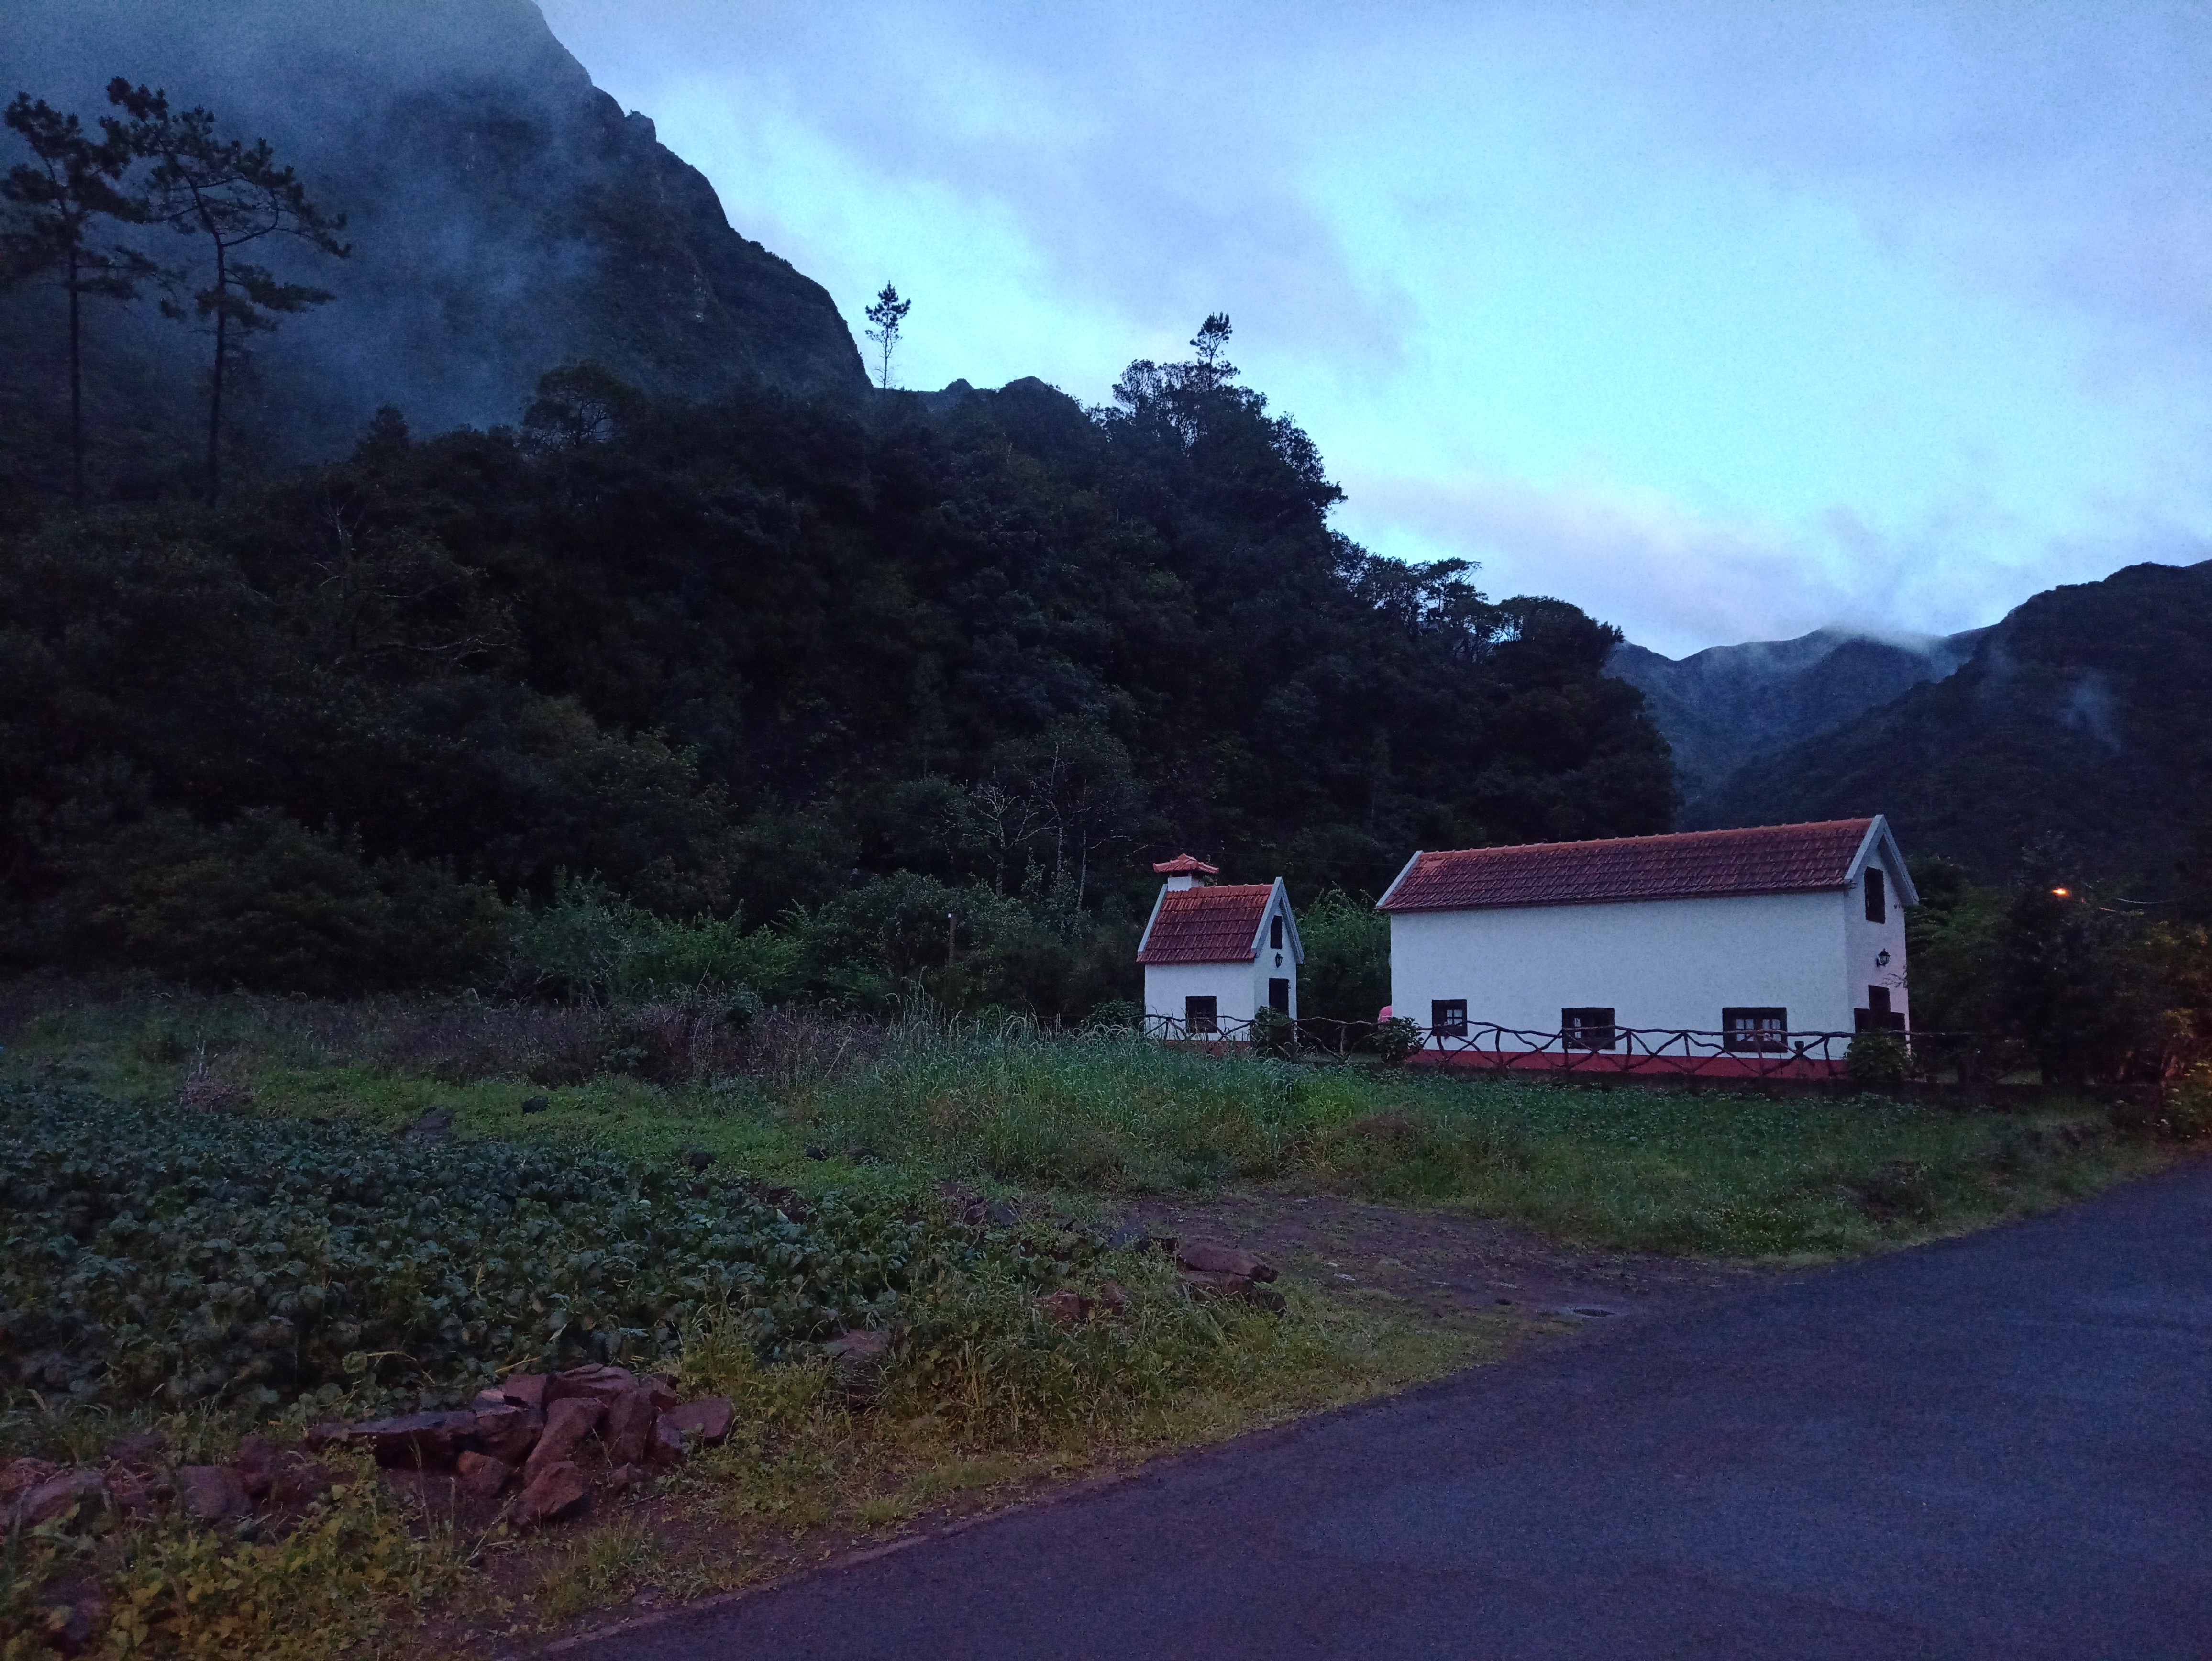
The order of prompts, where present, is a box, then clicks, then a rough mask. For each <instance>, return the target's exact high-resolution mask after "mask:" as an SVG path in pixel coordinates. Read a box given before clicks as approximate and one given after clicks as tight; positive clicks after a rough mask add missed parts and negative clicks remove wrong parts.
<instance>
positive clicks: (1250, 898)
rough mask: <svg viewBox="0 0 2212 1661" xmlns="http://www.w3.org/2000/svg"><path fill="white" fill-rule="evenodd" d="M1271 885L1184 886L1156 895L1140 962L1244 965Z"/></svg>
mask: <svg viewBox="0 0 2212 1661" xmlns="http://www.w3.org/2000/svg"><path fill="white" fill-rule="evenodd" d="M1274 892H1275V887H1274V885H1273V883H1265V882H1248V883H1231V884H1230V885H1227V886H1225V887H1221V888H1185V889H1181V890H1178V891H1174V892H1171V893H1166V894H1163V895H1161V896H1160V904H1159V909H1158V910H1157V911H1155V912H1153V913H1152V928H1150V929H1149V930H1148V931H1146V935H1145V943H1144V949H1143V950H1142V951H1140V952H1138V953H1137V961H1138V962H1139V963H1249V962H1251V961H1252V959H1253V958H1254V956H1255V954H1256V952H1257V951H1258V946H1259V939H1260V919H1261V918H1262V917H1264V916H1267V902H1268V900H1269V899H1270V898H1272V897H1273V895H1274Z"/></svg>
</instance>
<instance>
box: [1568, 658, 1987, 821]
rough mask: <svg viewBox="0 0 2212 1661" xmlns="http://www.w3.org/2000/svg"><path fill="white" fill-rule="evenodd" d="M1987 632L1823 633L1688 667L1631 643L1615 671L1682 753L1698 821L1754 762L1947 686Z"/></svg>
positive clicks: (1683, 779) (1687, 794) (1611, 665)
mask: <svg viewBox="0 0 2212 1661" xmlns="http://www.w3.org/2000/svg"><path fill="white" fill-rule="evenodd" d="M1987 632H1988V630H1981V629H1972V630H1966V632H1964V633H1962V634H1956V635H1946V636H1928V637H1925V638H1923V639H1920V640H1917V641H1911V642H1897V641H1888V640H1876V639H1874V638H1872V637H1870V636H1865V635H1859V634H1855V633H1853V632H1851V631H1850V630H1844V629H1816V630H1814V631H1813V632H1812V633H1811V634H1809V635H1800V636H1797V638H1796V639H1795V640H1756V641H1750V642H1746V643H1744V644H1743V645H1741V646H1715V647H1711V648H1707V649H1706V650H1705V651H1702V652H1698V653H1694V654H1692V655H1691V656H1689V657H1686V658H1680V659H1675V658H1666V657H1662V656H1660V655H1659V654H1658V653H1656V652H1654V651H1651V650H1650V649H1649V648H1645V647H1642V646H1638V645H1636V644H1635V643H1634V642H1628V641H1624V642H1621V644H1620V646H1618V647H1616V648H1614V649H1613V656H1612V657H1611V659H1610V660H1607V664H1606V672H1607V674H1609V675H1612V676H1613V677H1614V678H1617V679H1620V680H1625V681H1626V682H1627V683H1628V684H1630V685H1632V686H1634V687H1636V688H1638V690H1639V691H1642V692H1643V694H1644V700H1645V703H1646V707H1647V708H1648V709H1650V713H1651V717H1652V719H1653V721H1656V723H1657V724H1658V727H1659V730H1660V731H1661V732H1662V733H1665V734H1666V736H1667V742H1668V744H1669V745H1671V746H1673V749H1674V774H1675V778H1676V781H1677V782H1678V783H1679V784H1680V788H1681V792H1682V796H1683V800H1684V808H1683V812H1684V814H1685V817H1686V818H1695V817H1697V816H1698V815H1699V813H1700V812H1702V810H1703V806H1704V800H1703V799H1704V798H1705V795H1706V794H1708V793H1709V792H1711V790H1712V789H1714V788H1716V787H1717V786H1719V785H1720V784H1722V783H1723V782H1725V781H1727V780H1728V779H1729V777H1730V776H1732V775H1734V774H1735V772H1736V771H1737V770H1739V769H1741V767H1743V766H1744V764H1746V763H1747V762H1749V761H1751V760H1753V758H1754V757H1759V756H1763V755H1767V754H1771V753H1772V752H1774V751H1779V750H1782V749H1784V748H1785V747H1787V746H1789V745H1793V744H1796V743H1797V742H1798V741H1800V740H1801V739H1808V738H1810V737H1812V736H1813V735H1814V734H1815V733H1825V732H1828V731H1830V730H1832V729H1833V728H1835V727H1840V726H1842V725H1843V724H1844V722H1845V721H1849V720H1850V719H1851V718H1852V717H1853V716H1854V715H1859V714H1861V713H1862V712H1863V711H1865V710H1868V709H1873V708H1875V706H1876V705H1878V704H1883V703H1888V702H1889V701H1890V700H1891V699H1892V698H1894V697H1897V696H1898V695H1899V693H1901V692H1903V691H1905V690H1906V689H1907V688H1908V687H1912V686H1917V685H1918V684H1921V683H1922V682H1923V681H1930V680H1941V679H1942V678H1943V677H1944V676H1946V675H1948V674H1949V673H1951V672H1953V671H1954V670H1955V669H1956V668H1958V667H1959V666H1960V664H1962V663H1964V662H1965V661H1966V660H1967V659H1968V658H1969V657H1970V656H1972V654H1973V649H1974V646H1975V644H1976V642H1978V641H1979V640H1980V639H1981V637H1982V636H1983V635H1984V634H1986V633H1987Z"/></svg>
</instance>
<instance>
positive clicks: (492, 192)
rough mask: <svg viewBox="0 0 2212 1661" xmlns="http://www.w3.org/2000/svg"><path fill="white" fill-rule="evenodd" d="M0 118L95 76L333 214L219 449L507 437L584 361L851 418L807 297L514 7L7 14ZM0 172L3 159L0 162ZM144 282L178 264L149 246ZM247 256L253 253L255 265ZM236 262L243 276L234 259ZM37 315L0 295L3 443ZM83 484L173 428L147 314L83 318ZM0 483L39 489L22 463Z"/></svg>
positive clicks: (275, 3)
mask: <svg viewBox="0 0 2212 1661" xmlns="http://www.w3.org/2000/svg"><path fill="white" fill-rule="evenodd" d="M118 75H120V76H125V77H126V78H127V79H129V80H131V81H132V82H143V83H146V84H149V85H152V86H155V87H159V88H164V89H165V90H166V91H167V94H168V96H169V99H170V101H171V103H172V105H173V106H177V107H185V106H191V105H195V104H204V105H205V106H208V107H210V109H212V110H213V111H214V112H215V113H216V116H217V118H218V119H219V122H220V124H221V126H222V130H223V131H225V132H227V133H228V134H231V135H234V136H238V137H246V138H248V139H252V138H254V137H266V138H268V139H269V141H270V143H271V144H273V145H274V146H275V148H276V153H277V155H278V157H279V159H280V160H282V161H287V162H289V163H291V164H293V165H294V166H295V167H297V168H298V170H299V173H300V174H301V178H302V179H304V180H305V182H306V184H307V189H308V192H309V194H310V196H311V197H312V198H313V199H314V201H315V202H316V203H317V204H319V205H320V206H321V207H323V208H324V209H325V210H328V211H331V212H337V213H343V214H344V215H345V216H347V220H348V226H347V229H346V231H345V233H344V234H345V236H346V238H347V240H349V241H350V242H351V244H352V246H353V253H352V257H351V258H350V259H347V260H344V261H343V262H340V261H337V260H331V259H298V258H294V257H291V256H289V253H288V252H287V251H283V250H277V251H276V252H275V255H274V257H272V258H270V259H269V260H268V262H267V263H269V264H270V265H274V266H276V267H277V269H278V271H279V274H280V275H281V276H284V277H290V278H293V279H295V280H301V281H307V282H312V283H316V284H319V285H320V286H322V287H325V288H327V289H332V290H334V291H335V292H336V293H337V296H338V297H337V300H336V301H334V302H332V303H331V304H329V305H326V306H324V307H320V308H319V310H317V311H315V312H313V313H309V314H307V315H305V316H301V317H296V318H293V319H288V320H287V321H286V322H285V323H284V325H283V327H282V329H281V330H280V331H279V332H277V333H276V334H275V335H274V336H273V337H269V338H264V339H263V340H261V341H260V342H258V343H257V347H256V359H255V364H254V368H255V374H254V376H253V382H254V384H253V385H252V386H250V387H249V388H247V389H246V390H247V392H248V398H247V401H246V404H245V405H244V406H242V407H241V409H240V417H241V420H240V435H241V442H240V447H241V449H244V450H248V451H258V452H260V453H261V454H262V456H263V459H264V460H266V461H269V462H274V463H279V464H281V463H282V462H283V461H287V460H291V459H299V458H300V457H302V456H313V455H319V454H324V453H331V452H334V451H336V450H337V449H340V448H342V447H344V446H345V445H347V444H349V443H350V442H351V441H352V440H353V439H354V438H355V437H356V436H357V435H358V434H359V432H360V430H361V429H362V424H363V423H364V422H365V421H366V420H367V418H368V416H369V415H370V414H371V413H372V412H373V411H374V410H375V409H376V408H377V407H378V406H379V405H383V404H386V403H391V404H394V405H398V406H399V408H400V409H401V410H402V411H404V414H405V415H406V417H407V418H408V419H409V421H410V423H413V424H414V425H415V427H416V429H418V430H437V429H446V428H450V427H453V426H457V425H462V424H477V425H484V424H489V423H495V422H501V421H512V420H513V419H514V418H515V417H516V416H517V414H518V413H519V412H520V409H521V407H522V405H523V404H524V403H525V402H526V400H527V399H528V397H529V395H530V392H531V389H532V386H533V385H534V383H535V382H536V380H537V379H538V376H539V375H540V374H544V372H545V371H546V370H548V369H550V368H553V367H555V366H556V365H558V364H560V363H562V362H569V361H573V360H580V359H590V360H594V361H597V362H600V363H602V364H604V365H605V366H606V367H607V368H610V369H611V370H612V371H614V372H615V373H616V374H618V375H620V376H621V377H622V378H623V379H624V380H628V381H629V382H631V383H632V384H634V385H635V386H640V387H641V388H643V389H644V390H646V391H647V392H653V393H657V394H671V395H678V396H684V397H691V398H712V397H714V396H717V395H719V394H720V393H722V392H726V391H727V390H729V389H731V388H732V387H733V386H738V385H739V384H740V383H742V382H744V381H746V380H758V381H760V382H762V383H764V384H765V385H767V386H771V387H774V388H775V389H778V390H781V391H785V392H796V393H799V394H802V395H811V394H817V393H823V392H829V393H845V394H853V395H858V394H860V393H861V392H864V391H865V389H866V386H867V377H866V372H865V371H864V369H863V368H862V366H861V362H860V355H859V353H858V351H857V350H855V348H854V343H853V340H852V338H851V336H850V334H849V332H848V331H847V329H846V327H845V325H844V322H843V320H842V318H841V317H840V316H839V315H838V313H837V310H836V306H835V305H834V303H833V302H832V301H831V300H830V298H829V295H828V294H827V293H826V292H825V291H824V290H823V289H822V288H821V286H820V285H819V284H817V283H814V282H812V281H811V279H809V278H807V277H805V276H802V275H801V274H800V273H799V272H798V271H795V270H793V268H792V266H791V265H788V264H787V263H786V262H785V261H784V260H782V259H779V258H777V257H776V256H775V254H773V253H771V252H769V251H768V250H767V249H765V248H763V247H762V246H760V245H759V244H758V243H757V242H752V241H750V240H746V239H745V238H744V236H743V235H741V234H738V232H737V231H735V230H733V229H732V228H730V226H729V223H728V222H727V220H726V218H725V216H724V215H723V212H722V208H721V204H720V200H719V198H717V197H716V196H715V193H714V188H713V186H710V185H709V184H708V182H707V180H706V179H705V178H704V177H703V176H702V174H701V173H699V172H698V171H697V170H696V169H695V168H693V167H690V165H688V164H687V163H685V162H684V161H682V160H681V159H680V158H679V157H678V156H676V155H673V154H672V153H671V152H670V151H669V150H668V149H665V147H664V146H662V145H661V144H660V143H658V142H657V140H656V139H655V137H654V134H653V123H652V122H651V121H650V120H649V119H647V118H646V117H645V116H644V115H642V114H635V113H633V114H629V115H625V114H624V113H623V110H622V108H621V107H620V106H618V105H617V103H616V102H615V100H613V99H611V97H609V96H608V95H607V94H605V93H603V92H600V91H599V90H598V89H597V88H594V87H593V86H592V82H591V77H590V76H588V75H587V74H586V71H585V70H584V69H583V68H582V66H581V65H580V64H578V63H577V61H576V60H575V59H574V58H573V57H571V56H570V55H569V53H568V52H567V51H566V50H565V49H564V48H563V47H562V46H561V44H560V42H559V41H557V40H556V39H555V38H554V36H553V34H552V32H551V31H550V29H549V28H548V27H547V26H546V23H545V21H544V17H543V16H541V15H539V13H538V9H537V8H536V6H534V5H532V4H531V3H530V0H374V3H370V4H361V3H354V0H190V3H179V0H28V3H24V0H17V3H15V4H13V5H11V6H10V7H9V19H8V23H7V28H6V41H5V59H4V77H5V80H6V86H5V88H4V89H0V95H12V94H14V93H15V92H16V91H17V90H24V91H28V92H30V93H32V94H34V95H36V96H40V97H43V98H45V99H46V100H49V101H50V102H52V103H53V104H54V105H56V106H58V107H59V108H63V109H68V110H75V111H76V112H78V113H81V114H82V116H83V117H84V118H85V119H86V120H87V122H88V125H89V123H90V122H91V121H92V120H93V119H94V118H95V117H97V116H98V115H100V114H101V113H106V111H107V106H106V102H105V99H104V94H103V88H104V87H105V84H106V82H107V80H108V79H109V78H110V77H111V76H118ZM0 149H5V151H6V155H5V156H4V160H5V161H8V162H9V163H12V162H13V161H15V160H18V159H21V158H20V155H19V154H18V152H17V149H16V147H15V138H14V136H13V135H12V134H9V135H0ZM149 239H150V240H148V241H147V246H148V248H149V252H154V253H155V254H156V255H158V256H159V257H161V259H164V260H166V261H170V262H175V261H178V260H180V259H187V258H189V257H191V256H192V255H193V254H194V253H195V252H196V250H195V249H194V248H193V247H192V246H191V245H190V244H189V243H187V242H186V240H185V239H183V238H180V237H178V236H175V235H173V234H167V233H162V234H149ZM268 246H269V245H267V244H263V245H259V248H260V249H265V248H267V247H268ZM258 252H259V249H257V256H258ZM60 304H61V302H60V300H59V297H58V295H55V294H54V293H53V292H52V290H51V289H44V288H22V289H16V290H15V291H13V292H12V293H9V294H8V295H0V351H4V352H5V354H6V355H7V356H8V359H9V362H10V364H11V366H13V367H12V368H11V372H10V373H9V375H8V377H7V382H8V387H7V392H6V396H7V398H8V399H9V401H10V402H11V403H12V404H13V405H15V408H14V410H13V411H11V413H12V414H13V415H14V416H15V423H13V424H14V425H15V426H17V427H18V428H21V427H22V426H23V425H25V424H26V423H29V424H33V425H35V424H36V423H39V422H40V421H41V420H46V421H50V420H51V418H52V411H53V410H54V409H55V407H56V405H57V404H58V399H59V398H60V397H61V395H62V394H61V386H62V373H63V371H62V354H61V326H60ZM87 321H88V396H89V397H90V399H92V400H93V421H92V423H91V424H92V427H93V431H94V442H95V445H96V446H98V447H100V448H99V449H98V450H96V457H98V458H99V459H101V461H102V464H103V465H104V466H105V469H106V473H107V474H108V476H109V477H110V478H111V480H112V479H113V476H114V475H115V474H116V473H117V472H118V470H120V471H123V472H128V471H129V470H130V469H131V467H132V466H133V465H137V466H140V467H142V468H143V465H145V458H146V456H147V455H148V454H149V453H151V452H158V451H159V450H161V447H162V446H163V444H164V442H165V441H166V440H167V439H168V438H170V437H172V436H173V435H174V433H176V432H183V431H188V430H189V429H191V427H192V425H193V423H194V422H195V421H196V419H197V411H196V409H195V407H194V399H195V397H196V394H197V391H198V387H199V384H200V383H199V380H198V376H199V374H201V372H202V370H201V366H202V362H203V359H204V356H205V342H204V340H203V339H202V338H200V337H199V336H198V335H197V334H195V333H194V332H191V331H190V330H187V329H185V328H183V327H180V326H178V325H176V324H173V323H169V322H167V321H165V320H163V319H161V318H159V317H158V316H157V315H156V313H155V308H154V307H153V305H152V303H151V301H141V302H140V303H139V304H137V306H136V307H131V308H130V309H129V310H128V311H125V309H123V308H120V307H115V306H112V305H107V304H98V303H95V304H93V305H91V306H90V307H88V320H87ZM19 449H20V453H19V454H13V455H10V456H9V457H8V458H6V459H7V460H8V461H9V463H10V465H15V464H17V463H19V462H20V463H21V465H44V464H45V463H46V460H47V459H48V458H47V456H46V450H45V447H42V446H40V445H37V444H34V443H33V442H32V441H30V440H29V439H27V438H25V439H22V440H21V442H20V445H19Z"/></svg>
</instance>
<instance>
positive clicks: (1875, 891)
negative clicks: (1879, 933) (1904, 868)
mask: <svg viewBox="0 0 2212 1661" xmlns="http://www.w3.org/2000/svg"><path fill="white" fill-rule="evenodd" d="M1866 902H1867V921H1868V922H1888V921H1889V896H1888V895H1887V894H1886V893H1884V892H1883V891H1882V879H1881V872H1880V871H1878V870H1876V869H1875V867H1873V866H1871V865H1869V867H1867V873H1866Z"/></svg>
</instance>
